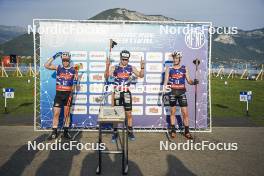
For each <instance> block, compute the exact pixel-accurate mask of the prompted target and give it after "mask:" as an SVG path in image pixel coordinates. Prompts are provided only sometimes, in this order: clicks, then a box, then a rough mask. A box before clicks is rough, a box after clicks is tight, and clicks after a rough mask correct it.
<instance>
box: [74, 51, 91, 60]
mask: <svg viewBox="0 0 264 176" xmlns="http://www.w3.org/2000/svg"><path fill="white" fill-rule="evenodd" d="M87 56H88V54H87V51H71V60H73V61H76V60H87Z"/></svg>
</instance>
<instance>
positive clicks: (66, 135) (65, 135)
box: [63, 131, 72, 139]
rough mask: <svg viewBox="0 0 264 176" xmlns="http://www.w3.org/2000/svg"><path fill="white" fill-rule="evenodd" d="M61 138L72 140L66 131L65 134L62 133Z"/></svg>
mask: <svg viewBox="0 0 264 176" xmlns="http://www.w3.org/2000/svg"><path fill="white" fill-rule="evenodd" d="M63 137H64V138H65V139H72V137H71V135H70V133H69V131H66V132H65V131H64V132H63Z"/></svg>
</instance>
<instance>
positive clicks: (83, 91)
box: [74, 84, 87, 93]
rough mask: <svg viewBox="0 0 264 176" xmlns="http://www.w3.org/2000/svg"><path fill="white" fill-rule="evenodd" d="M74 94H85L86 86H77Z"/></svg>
mask: <svg viewBox="0 0 264 176" xmlns="http://www.w3.org/2000/svg"><path fill="white" fill-rule="evenodd" d="M74 92H75V93H86V92H87V85H86V84H79V85H78V86H77V91H74Z"/></svg>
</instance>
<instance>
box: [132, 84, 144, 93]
mask: <svg viewBox="0 0 264 176" xmlns="http://www.w3.org/2000/svg"><path fill="white" fill-rule="evenodd" d="M129 90H130V92H131V93H143V92H144V85H140V84H139V85H137V84H136V85H134V84H133V85H130V86H129Z"/></svg>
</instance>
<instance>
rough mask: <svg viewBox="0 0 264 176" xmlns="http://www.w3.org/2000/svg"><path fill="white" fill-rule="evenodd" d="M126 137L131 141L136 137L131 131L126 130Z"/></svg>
mask: <svg viewBox="0 0 264 176" xmlns="http://www.w3.org/2000/svg"><path fill="white" fill-rule="evenodd" d="M128 139H129V140H131V141H134V140H136V137H135V135H134V133H133V132H128Z"/></svg>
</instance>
